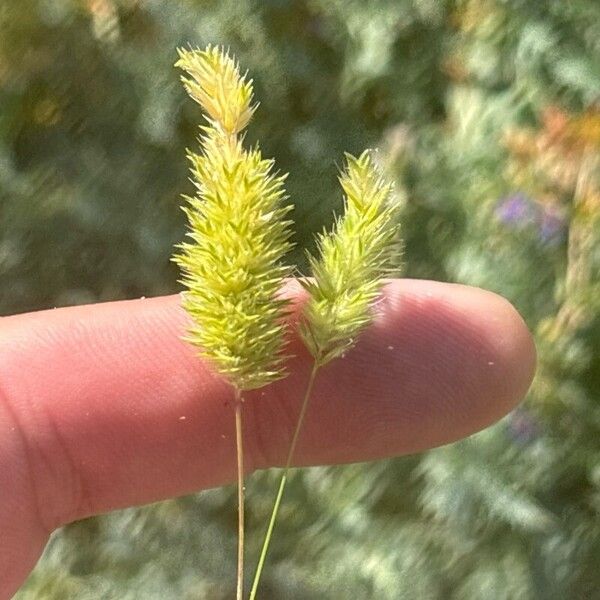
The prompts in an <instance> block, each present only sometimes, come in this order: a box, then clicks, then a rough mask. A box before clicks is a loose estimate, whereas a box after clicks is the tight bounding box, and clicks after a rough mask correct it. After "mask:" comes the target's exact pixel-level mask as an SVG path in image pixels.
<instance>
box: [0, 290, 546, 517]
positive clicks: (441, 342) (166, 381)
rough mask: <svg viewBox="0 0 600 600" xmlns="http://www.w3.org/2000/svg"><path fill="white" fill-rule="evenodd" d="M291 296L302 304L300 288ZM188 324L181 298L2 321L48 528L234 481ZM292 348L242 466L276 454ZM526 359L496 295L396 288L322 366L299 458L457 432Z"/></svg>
mask: <svg viewBox="0 0 600 600" xmlns="http://www.w3.org/2000/svg"><path fill="white" fill-rule="evenodd" d="M287 293H290V294H291V295H292V296H294V297H297V298H300V297H301V292H300V291H299V288H298V286H297V284H296V285H295V284H290V288H289V289H288V292H287ZM292 318H295V317H292ZM186 325H187V316H186V315H185V313H184V312H183V311H182V309H181V308H180V306H179V298H178V297H177V296H171V297H162V298H154V299H146V300H133V301H124V302H112V303H106V304H100V305H93V306H82V307H75V308H67V309H58V310H55V311H44V312H39V313H32V314H26V315H18V316H14V317H7V318H4V319H2V320H1V321H0V410H1V409H2V404H4V405H5V406H7V407H10V410H11V412H12V413H13V414H16V415H18V423H19V427H20V429H21V431H22V434H23V436H24V439H25V440H26V444H25V445H26V448H27V453H28V455H29V457H28V460H29V464H30V466H31V469H30V470H31V473H32V477H33V478H35V479H36V481H35V489H36V490H37V491H38V494H41V495H42V496H43V499H44V502H42V503H41V504H43V505H47V508H45V509H44V510H46V511H48V514H47V516H46V517H47V518H46V520H47V521H48V522H50V524H51V525H59V524H62V523H64V522H67V521H69V520H72V519H75V518H81V517H83V516H87V515H90V514H96V513H99V512H104V511H108V510H111V509H115V508H119V507H124V506H130V505H135V504H140V503H145V502H150V501H154V500H157V499H161V498H165V497H169V496H173V495H177V494H184V493H188V492H192V491H195V490H198V489H202V488H208V487H214V486H217V485H221V484H224V483H228V482H230V481H232V480H233V479H234V474H235V436H234V417H233V410H232V407H231V406H230V404H229V402H230V400H231V398H232V390H231V388H230V387H229V385H228V384H227V383H226V382H225V381H224V380H223V379H222V378H220V377H218V376H217V375H215V374H213V372H212V371H211V369H210V367H209V366H208V365H207V364H206V363H205V362H204V361H202V360H200V359H199V358H198V357H197V356H196V351H195V349H194V348H192V347H191V346H189V345H188V344H186V343H185V342H183V341H182V340H181V336H182V334H183V333H184V331H185V328H186ZM291 350H292V352H293V353H294V354H295V355H296V356H295V358H293V359H291V361H290V363H289V370H290V375H289V377H287V378H286V379H284V380H282V381H279V382H277V383H275V384H273V385H271V386H269V387H267V388H264V389H263V390H256V391H254V392H252V393H248V394H246V396H245V406H244V415H245V433H244V436H245V446H246V453H247V456H248V458H247V463H248V465H249V469H256V468H265V467H269V466H275V465H280V464H281V463H282V461H283V459H284V456H285V452H286V449H287V445H288V444H289V440H290V436H291V431H292V429H293V427H294V424H295V419H296V417H297V413H298V410H299V406H300V401H301V397H302V393H303V391H304V386H305V385H306V381H307V377H308V372H309V369H310V365H311V360H310V358H309V356H308V355H307V353H306V352H305V351H304V350H303V348H302V346H301V344H300V342H299V341H298V339H297V338H295V337H294V338H293V339H292V341H291ZM534 362H535V352H534V348H533V344H532V341H531V337H530V335H529V333H528V331H527V328H526V327H525V325H524V323H523V321H522V320H521V318H520V317H519V315H518V313H517V312H516V311H515V310H514V309H513V308H512V307H511V305H510V304H509V303H508V302H506V301H505V300H503V299H501V298H500V297H498V296H496V295H494V294H491V293H489V292H485V291H482V290H478V289H475V288H468V287H464V286H458V285H451V284H441V283H436V282H428V281H410V280H402V281H399V280H395V281H392V282H391V283H390V284H389V285H388V286H387V287H386V290H385V293H384V296H383V299H382V301H381V302H380V303H379V304H378V306H377V317H376V319H375V322H374V324H373V325H372V326H371V327H370V328H369V329H368V330H367V331H366V332H365V333H364V334H363V335H362V337H361V338H360V340H359V343H358V345H357V347H356V348H355V349H354V350H352V351H351V352H349V353H348V354H347V356H346V357H345V358H344V359H340V360H337V361H335V362H333V363H331V364H330V365H328V366H326V367H324V368H323V369H322V370H321V371H320V372H319V375H318V378H317V382H316V385H315V389H314V395H313V398H312V400H311V406H310V408H309V411H308V414H307V418H306V422H305V426H304V429H303V433H302V436H301V439H300V442H299V445H298V450H297V460H296V463H297V464H299V465H308V464H326V463H338V462H353V461H363V460H373V459H377V458H382V457H389V456H394V455H398V454H402V453H408V452H415V451H418V450H422V449H425V448H428V447H432V446H436V445H439V444H444V443H447V442H450V441H452V440H455V439H457V438H460V437H462V436H465V435H468V434H469V433H472V432H474V431H477V430H479V429H481V428H483V427H485V426H487V425H489V424H490V423H492V422H493V421H495V420H496V419H498V418H499V417H501V416H502V415H504V414H505V413H506V412H508V411H509V410H510V409H511V408H512V407H513V406H514V405H515V403H516V402H518V401H519V400H520V399H521V398H522V396H523V395H524V394H525V392H526V390H527V388H528V386H529V384H530V381H531V378H532V375H533V370H534ZM0 422H1V421H0ZM7 439H8V440H10V436H9V437H8V438H7ZM6 443H9V442H7V441H6V440H5V444H6Z"/></svg>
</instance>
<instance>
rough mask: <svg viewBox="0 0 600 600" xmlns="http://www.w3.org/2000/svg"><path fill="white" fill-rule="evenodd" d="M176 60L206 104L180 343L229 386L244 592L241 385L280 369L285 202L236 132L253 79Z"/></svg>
mask: <svg viewBox="0 0 600 600" xmlns="http://www.w3.org/2000/svg"><path fill="white" fill-rule="evenodd" d="M176 66H178V67H180V68H181V69H183V70H184V71H185V73H186V75H185V76H184V77H182V80H183V84H184V86H185V88H186V90H187V92H188V93H189V95H190V96H191V97H192V98H193V99H194V100H195V101H196V102H198V104H200V106H201V107H202V108H203V109H204V112H205V113H206V115H207V120H208V125H207V126H205V127H203V128H202V135H201V137H200V140H199V141H200V145H201V149H202V151H201V153H200V154H197V153H194V152H190V153H189V159H190V161H191V164H192V177H193V181H194V184H195V186H196V194H195V195H194V196H193V197H190V198H188V199H187V200H188V205H187V206H186V208H185V212H186V214H187V217H188V222H189V231H188V235H187V238H188V239H187V241H186V242H184V243H183V244H181V246H180V247H179V249H180V251H179V253H178V254H177V255H176V256H175V258H174V260H175V262H176V263H177V264H178V265H179V266H180V268H181V271H182V274H183V277H182V282H183V284H184V285H185V287H186V288H187V289H186V291H185V293H184V296H183V306H184V308H185V310H186V311H187V312H188V313H189V315H190V316H191V318H192V325H191V327H190V330H189V333H188V337H187V339H188V341H190V342H191V343H192V344H194V345H195V346H197V347H198V348H199V349H200V353H201V355H202V356H203V357H205V358H206V359H208V361H209V362H210V363H211V364H212V365H213V367H214V368H215V369H216V370H217V371H218V372H219V373H221V374H222V375H224V376H225V377H226V378H227V379H228V380H229V381H230V382H231V384H232V385H233V387H234V388H235V398H236V401H235V429H236V448H237V465H238V515H239V519H238V534H239V542H238V575H237V599H238V600H242V598H243V573H244V452H243V436H242V396H241V393H242V391H244V390H250V389H253V388H258V387H262V386H264V385H266V384H267V383H269V382H271V381H273V380H275V379H278V378H280V377H283V375H284V370H283V367H282V362H283V357H282V350H283V344H284V327H285V326H284V317H285V313H286V306H287V302H286V301H284V300H282V299H281V297H280V296H279V292H280V289H281V286H282V284H283V281H284V279H285V277H286V276H288V275H289V273H290V268H289V267H287V266H285V265H284V264H283V263H282V259H283V256H284V255H285V254H286V253H287V251H288V250H289V249H290V247H291V243H290V241H289V239H290V235H291V230H290V224H291V222H290V221H289V220H287V219H286V216H287V215H288V213H289V211H290V210H291V207H290V206H288V205H286V204H285V203H284V201H285V198H286V196H285V191H284V188H283V183H284V179H285V176H282V175H278V174H276V173H274V172H273V161H272V160H268V159H265V158H263V157H262V154H261V152H260V150H259V148H258V147H256V148H254V149H251V150H246V149H245V148H244V147H243V145H242V140H241V139H240V137H239V134H240V132H241V131H242V130H243V129H244V128H245V127H246V125H248V122H249V121H250V118H251V117H252V114H253V113H254V110H255V108H256V107H255V106H253V105H252V82H251V81H247V80H246V78H245V76H243V75H241V74H240V71H239V67H238V65H237V63H236V62H235V60H234V59H233V58H231V57H230V56H229V54H228V53H226V52H225V51H223V50H222V49H220V48H213V47H210V46H209V47H208V48H206V50H180V51H179V60H178V61H177V63H176Z"/></svg>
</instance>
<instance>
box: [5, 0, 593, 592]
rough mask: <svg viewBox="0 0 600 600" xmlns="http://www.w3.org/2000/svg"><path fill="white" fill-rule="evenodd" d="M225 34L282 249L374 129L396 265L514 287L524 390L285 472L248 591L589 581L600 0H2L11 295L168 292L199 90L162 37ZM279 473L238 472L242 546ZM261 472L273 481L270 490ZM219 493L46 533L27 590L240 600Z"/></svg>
mask: <svg viewBox="0 0 600 600" xmlns="http://www.w3.org/2000/svg"><path fill="white" fill-rule="evenodd" d="M209 42H212V43H222V44H225V45H226V46H230V47H231V49H232V50H233V51H234V52H235V54H236V55H237V56H238V58H239V60H240V62H241V64H242V65H243V66H244V67H245V68H248V69H249V71H250V73H251V74H252V76H253V77H254V79H255V83H256V96H257V98H259V99H260V101H261V108H260V110H259V111H258V112H257V115H256V118H255V120H254V121H253V123H252V125H251V128H250V132H249V140H250V141H252V140H254V139H260V140H261V145H262V147H263V149H264V152H265V155H266V156H275V157H276V158H277V164H278V167H279V168H280V169H281V170H282V171H289V172H290V178H289V184H288V190H289V192H290V195H291V198H292V200H293V202H294V204H295V207H296V208H295V215H294V218H295V220H296V223H297V230H298V234H297V240H296V241H297V242H298V251H297V253H296V255H295V256H294V257H292V259H293V260H296V261H297V262H298V264H299V265H300V267H301V268H302V267H303V258H302V253H301V251H300V250H301V248H302V247H304V246H307V245H308V246H309V245H310V244H311V243H312V242H311V241H310V240H311V235H312V233H313V232H314V231H317V230H318V229H319V228H320V227H321V226H322V225H323V224H329V223H330V222H331V219H332V214H333V211H334V210H335V209H337V208H338V207H339V205H340V202H341V197H340V193H339V190H338V187H337V182H336V168H335V165H336V164H337V165H339V164H340V163H341V160H342V152H343V151H344V150H347V151H350V152H354V153H357V152H360V151H361V150H362V149H363V148H364V147H369V146H377V147H379V148H380V159H381V162H382V164H383V165H384V168H385V169H386V170H387V171H388V173H389V174H390V176H392V177H393V178H394V179H395V180H396V182H397V184H398V189H399V195H400V197H401V199H402V201H403V202H404V208H403V210H404V218H403V223H404V230H403V231H404V235H405V238H406V253H405V257H406V271H407V274H408V275H409V276H416V277H432V278H439V279H443V280H451V281H460V282H464V283H469V284H474V285H481V286H483V287H487V288H489V289H492V290H494V291H497V292H499V293H501V294H503V295H504V296H506V297H508V298H509V299H510V300H511V301H512V302H513V303H515V304H516V306H517V307H518V308H519V310H520V311H521V312H522V314H524V315H525V317H526V319H527V321H528V323H529V325H530V327H531V328H532V330H533V331H534V332H535V334H536V341H537V345H538V352H539V373H538V376H537V378H536V381H535V383H534V386H533V388H532V390H531V392H530V395H529V398H528V400H527V402H526V403H525V404H524V405H523V406H522V407H521V408H519V409H518V410H517V411H515V412H514V413H513V414H511V415H509V416H508V417H507V418H506V419H504V420H503V421H502V422H501V423H499V424H498V425H496V426H495V427H492V428H490V429H488V430H486V431H484V432H482V433H480V434H478V435H475V436H472V437H471V438H469V439H468V440H465V441H463V442H459V443H457V444H454V445H451V446H447V447H444V448H440V449H437V450H434V451H430V452H428V453H425V454H422V455H420V456H413V457H405V458H403V459H397V460H394V461H382V462H379V463H375V464H369V465H356V466H349V467H344V468H318V469H309V470H305V471H303V472H301V473H297V474H296V475H295V477H294V478H293V481H292V482H291V485H290V493H289V495H288V496H287V502H286V503H285V505H284V507H283V508H282V513H281V520H280V523H279V524H278V531H277V535H276V536H275V540H274V545H273V552H272V554H271V558H270V564H269V566H268V568H267V570H266V577H265V579H264V584H265V585H264V588H263V594H262V597H263V598H277V599H279V598H285V599H288V598H289V599H296V598H297V599H304V598H331V599H337V598H356V599H363V598H364V599H366V598H378V599H383V600H385V599H398V598H417V599H419V600H422V599H423V600H424V599H436V600H437V599H440V600H446V599H452V600H462V599H465V600H467V599H469V600H470V599H476V600H478V599H482V600H513V599H519V600H520V599H524V600H525V599H527V600H528V599H532V600H533V599H542V598H543V599H544V600H553V599H556V600H559V599H560V600H563V599H565V598H569V599H581V600H584V599H585V600H589V599H594V598H600V592H599V590H600V571H599V570H598V556H600V518H599V517H600V515H599V513H600V395H599V392H598V390H599V388H600V277H599V275H600V175H599V169H600V167H599V164H600V108H599V104H598V102H599V101H600V4H599V3H598V2H597V0H572V1H570V2H564V1H562V0H548V1H546V2H531V1H528V0H454V1H450V0H448V1H436V0H374V1H372V2H364V1H363V0H264V1H258V0H255V1H252V0H220V1H217V0H214V1H210V0H180V1H179V2H166V1H162V2H161V1H160V0H144V1H143V2H142V1H141V0H3V2H2V5H1V6H0V289H1V290H2V293H1V297H0V314H10V313H13V312H20V311H25V310H31V309H36V308H43V307H51V306H58V305H68V304H74V303H81V302H92V301H98V300H109V299H116V298H128V297H135V296H141V295H154V294H161V293H168V292H173V291H175V290H176V289H177V284H176V279H177V273H176V271H175V269H174V268H173V266H172V265H171V264H170V263H169V256H170V254H171V252H172V248H173V245H174V244H175V243H176V242H177V241H179V240H180V239H181V238H182V236H183V231H184V219H183V215H182V214H181V211H180V210H179V208H178V207H179V205H180V194H181V193H184V192H189V191H190V190H191V184H190V183H189V182H188V181H187V164H186V161H185V158H184V151H185V148H186V147H187V146H193V145H194V137H195V135H196V127H197V124H198V119H199V114H198V111H197V110H196V108H195V107H194V106H193V104H192V103H190V102H186V101H185V98H184V92H183V90H182V88H181V86H180V85H179V82H178V79H177V74H176V73H175V70H174V69H173V68H172V63H173V62H174V59H175V48H176V47H177V46H178V45H185V44H188V43H191V44H193V45H199V46H203V45H204V44H206V43H209ZM275 480H276V473H261V474H259V475H257V476H256V477H254V478H253V481H252V490H255V491H254V492H253V493H252V494H250V496H251V497H250V502H249V514H250V524H251V529H250V532H249V539H250V540H251V544H250V547H249V548H248V554H249V556H255V555H256V553H257V552H258V543H259V540H260V537H261V536H260V533H261V532H262V528H263V525H264V522H265V520H266V518H267V516H268V513H269V511H270V508H271V493H270V490H272V489H273V484H274V482H275ZM260 490H269V491H267V492H262V491H260ZM233 500H234V499H233V492H232V490H229V489H224V490H216V491H211V492H207V493H203V494H199V495H198V496H196V497H188V498H183V499H178V500H173V501H169V502H165V503H161V504H157V505H154V506H152V507H148V508H143V509H130V510H127V511H121V512H119V513H115V514H113V515H110V516H105V517H101V518H97V519H90V520H87V521H84V522H81V523H76V524H73V525H71V526H69V527H67V528H65V529H64V530H63V531H61V532H59V533H57V534H56V535H55V537H54V538H53V539H52V542H51V544H50V546H49V548H48V549H47V552H46V554H45V555H44V558H43V559H42V561H41V563H40V565H39V566H38V568H37V569H36V571H35V572H34V573H33V575H32V576H31V578H30V580H29V581H28V583H27V585H26V587H25V588H24V590H23V591H22V592H21V593H20V594H18V596H17V597H18V598H19V599H20V600H24V599H29V598H32V599H38V598H47V599H52V600H55V599H78V600H79V599H85V598H90V599H92V598H107V599H108V598H110V599H112V598H119V599H127V598H131V599H133V598H136V599H137V598H184V599H190V600H191V599H204V598H206V599H213V598H215V599H218V598H229V597H231V596H232V593H233V590H232V582H233V577H232V573H233V572H234V565H233V559H234V557H235V550H234V547H235V508H234V502H233Z"/></svg>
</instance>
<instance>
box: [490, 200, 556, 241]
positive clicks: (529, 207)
mask: <svg viewBox="0 0 600 600" xmlns="http://www.w3.org/2000/svg"><path fill="white" fill-rule="evenodd" d="M494 213H495V215H496V218H497V219H498V220H499V221H500V222H501V223H503V224H504V225H507V226H509V227H512V228H514V229H525V228H528V227H533V228H534V229H535V232H536V233H537V236H538V239H539V240H540V242H542V243H543V244H548V245H554V244H558V243H560V241H561V240H562V238H563V236H564V234H565V230H566V222H565V218H564V216H563V215H562V214H561V213H560V211H559V210H558V209H557V208H555V207H552V206H546V205H543V204H541V203H540V202H538V201H536V200H533V199H532V198H529V197H528V196H526V195H525V194H523V193H522V192H517V193H515V194H513V195H511V196H507V197H505V198H501V199H500V200H499V201H498V203H497V204H496V209H495V211H494Z"/></svg>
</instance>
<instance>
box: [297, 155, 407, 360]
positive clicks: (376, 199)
mask: <svg viewBox="0 0 600 600" xmlns="http://www.w3.org/2000/svg"><path fill="white" fill-rule="evenodd" d="M346 160H347V167H346V170H345V171H344V172H343V173H342V175H341V177H340V183H341V186H342V189H343V190H344V192H345V213H344V216H343V217H341V218H339V219H338V220H337V222H336V224H335V227H334V230H333V231H332V232H331V233H323V234H321V235H320V236H319V243H318V246H319V251H320V258H317V257H314V256H310V255H309V263H310V266H311V270H312V275H313V279H312V280H310V279H306V280H303V285H304V287H305V288H306V289H307V290H308V292H309V294H310V299H309V301H308V304H307V306H306V309H305V312H304V317H305V318H304V320H303V322H302V324H301V327H300V333H301V335H302V338H303V340H304V343H305V344H306V346H307V348H308V349H309V351H310V353H311V354H312V356H313V357H314V359H315V361H316V362H317V363H318V364H319V365H324V364H325V363H327V362H329V361H330V360H332V359H333V358H336V357H338V356H341V355H342V354H343V353H344V352H345V351H346V350H348V349H349V348H350V347H351V346H352V345H353V344H354V343H355V341H356V338H357V336H358V334H359V333H360V331H361V329H363V328H364V327H365V326H366V325H367V324H368V323H369V322H370V321H371V319H372V311H371V310H370V309H371V306H372V304H373V302H374V300H375V299H376V298H377V296H378V295H379V292H380V288H381V283H382V279H383V278H384V277H385V276H386V275H390V274H391V273H392V271H393V270H394V269H396V268H397V265H398V254H399V248H400V244H399V238H398V227H397V226H398V219H397V212H398V205H397V204H394V203H392V202H391V201H390V193H391V189H392V188H391V184H389V183H387V182H386V181H385V180H384V179H383V177H382V176H381V175H380V174H379V172H378V171H377V168H376V167H375V165H374V163H373V159H372V156H371V153H370V152H369V151H368V150H367V151H365V152H363V153H362V154H361V155H360V156H359V157H358V158H355V157H353V156H351V155H350V154H347V155H346Z"/></svg>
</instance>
